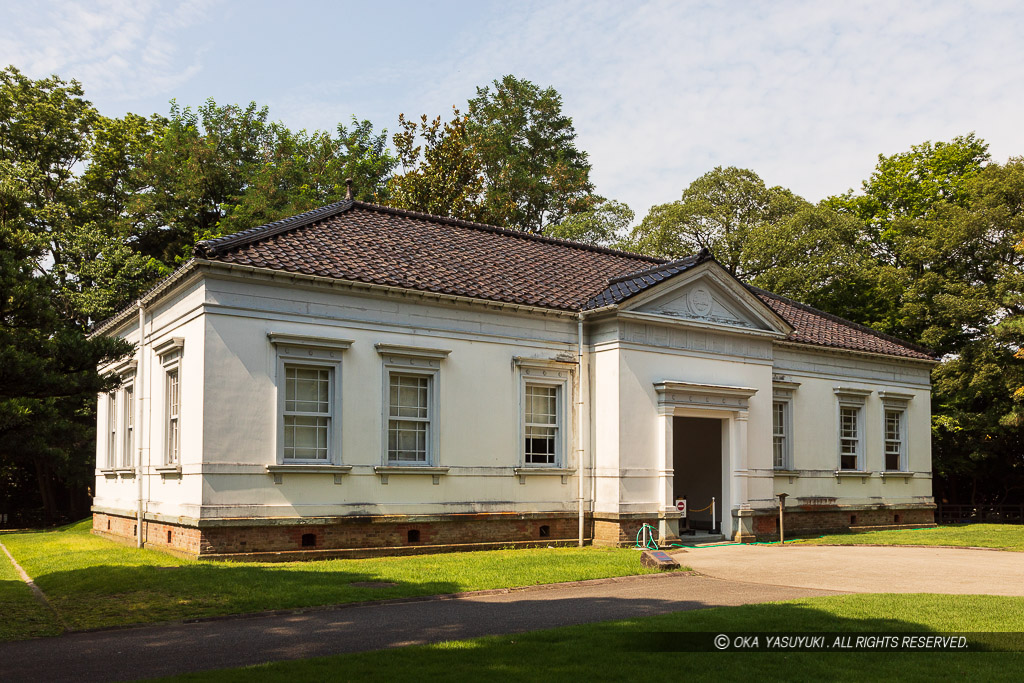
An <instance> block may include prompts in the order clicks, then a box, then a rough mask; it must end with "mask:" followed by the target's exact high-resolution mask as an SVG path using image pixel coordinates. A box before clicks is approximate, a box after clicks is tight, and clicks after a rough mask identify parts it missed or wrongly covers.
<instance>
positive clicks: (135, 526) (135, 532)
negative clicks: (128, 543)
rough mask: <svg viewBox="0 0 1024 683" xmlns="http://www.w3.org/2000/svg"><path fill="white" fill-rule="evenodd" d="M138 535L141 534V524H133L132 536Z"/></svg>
mask: <svg viewBox="0 0 1024 683" xmlns="http://www.w3.org/2000/svg"><path fill="white" fill-rule="evenodd" d="M138 535H139V525H138V524H133V525H132V536H138Z"/></svg>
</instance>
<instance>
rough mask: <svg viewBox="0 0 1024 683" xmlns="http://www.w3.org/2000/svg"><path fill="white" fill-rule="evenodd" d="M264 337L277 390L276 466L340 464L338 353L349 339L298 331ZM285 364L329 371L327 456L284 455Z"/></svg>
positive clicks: (340, 355)
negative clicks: (272, 353)
mask: <svg viewBox="0 0 1024 683" xmlns="http://www.w3.org/2000/svg"><path fill="white" fill-rule="evenodd" d="M267 338H268V340H269V341H270V344H271V346H273V347H274V351H275V360H276V362H275V368H276V375H275V378H274V379H275V381H274V385H275V390H276V393H277V396H276V401H275V405H276V407H277V416H276V424H277V434H276V438H275V440H274V441H275V455H274V462H275V463H277V465H279V466H289V465H294V466H303V465H328V466H330V465H340V464H341V463H342V462H343V461H342V448H341V446H342V428H343V419H344V411H343V409H342V356H343V354H344V352H345V351H346V350H347V349H348V348H349V347H350V346H351V345H352V340H351V339H335V338H331V337H317V336H310V335H301V334H288V333H281V332H269V333H267ZM289 367H296V368H298V367H306V368H312V369H317V370H327V371H329V373H330V374H329V379H328V392H329V395H328V413H327V414H323V415H321V417H327V458H326V459H323V458H313V459H300V458H287V459H286V458H285V457H284V448H285V446H284V441H285V438H284V437H285V426H284V423H285V414H286V410H285V408H286V398H287V389H286V386H285V378H286V376H287V369H288V368H289Z"/></svg>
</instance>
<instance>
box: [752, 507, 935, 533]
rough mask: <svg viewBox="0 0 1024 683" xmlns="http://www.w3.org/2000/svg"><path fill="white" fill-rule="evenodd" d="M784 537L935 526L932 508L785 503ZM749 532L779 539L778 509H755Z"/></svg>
mask: <svg viewBox="0 0 1024 683" xmlns="http://www.w3.org/2000/svg"><path fill="white" fill-rule="evenodd" d="M785 515H786V517H785V527H786V528H785V531H786V536H787V538H788V537H790V536H800V535H808V534H824V533H843V532H849V531H860V530H867V529H883V528H890V529H899V528H904V527H929V526H935V510H934V509H933V508H898V507H895V508H890V507H871V508H846V509H836V508H828V509H817V508H810V507H787V508H786V513H785ZM752 527H753V533H754V537H755V539H756V540H758V541H773V540H778V539H779V513H778V510H773V511H771V512H768V511H764V512H761V511H758V512H757V513H755V514H754V516H753V523H752Z"/></svg>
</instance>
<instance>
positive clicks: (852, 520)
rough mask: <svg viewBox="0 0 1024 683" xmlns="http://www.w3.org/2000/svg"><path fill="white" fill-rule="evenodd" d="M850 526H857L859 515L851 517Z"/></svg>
mask: <svg viewBox="0 0 1024 683" xmlns="http://www.w3.org/2000/svg"><path fill="white" fill-rule="evenodd" d="M850 526H857V515H850Z"/></svg>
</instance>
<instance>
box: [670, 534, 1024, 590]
mask: <svg viewBox="0 0 1024 683" xmlns="http://www.w3.org/2000/svg"><path fill="white" fill-rule="evenodd" d="M679 560H680V562H682V563H683V564H685V565H686V566H688V567H691V568H692V569H694V570H696V571H698V572H700V573H701V574H703V575H705V576H711V577H715V578H719V579H724V580H727V581H750V582H754V583H764V584H773V585H783V586H794V587H801V588H820V589H829V590H836V591H844V592H854V593H946V594H954V595H967V594H985V595H1024V553H1016V552H1007V551H1001V550H977V549H969V548H935V547H931V548H922V547H907V546H863V545H862V546H815V545H798V544H794V545H783V546H780V545H722V546H708V547H702V548H695V549H693V550H690V551H688V552H687V553H686V554H685V555H680V556H679Z"/></svg>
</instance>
